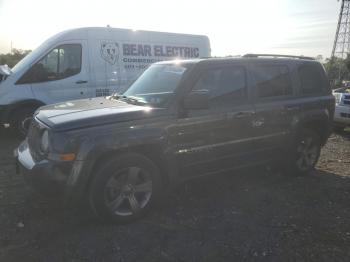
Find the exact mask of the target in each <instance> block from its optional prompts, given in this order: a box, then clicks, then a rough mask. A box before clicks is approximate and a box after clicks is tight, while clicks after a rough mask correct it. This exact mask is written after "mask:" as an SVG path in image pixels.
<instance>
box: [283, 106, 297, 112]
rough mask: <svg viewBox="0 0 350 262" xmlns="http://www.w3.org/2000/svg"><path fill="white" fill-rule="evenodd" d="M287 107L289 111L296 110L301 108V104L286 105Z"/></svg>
mask: <svg viewBox="0 0 350 262" xmlns="http://www.w3.org/2000/svg"><path fill="white" fill-rule="evenodd" d="M285 109H286V110H287V111H296V110H299V109H300V108H299V106H286V107H285Z"/></svg>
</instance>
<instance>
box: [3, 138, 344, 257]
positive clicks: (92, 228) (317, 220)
mask: <svg viewBox="0 0 350 262" xmlns="http://www.w3.org/2000/svg"><path fill="white" fill-rule="evenodd" d="M18 143H19V141H18V140H16V139H14V138H11V136H10V135H9V134H6V132H2V133H0V261H6V262H7V261H50V262H51V261H318V262H319V261H327V262H329V261H350V132H344V133H342V134H337V135H332V136H331V137H330V139H329V141H328V143H327V145H326V146H325V147H324V148H323V150H322V154H321V158H320V161H319V164H318V167H317V170H316V171H314V172H313V173H312V174H310V175H309V176H306V177H293V176H288V175H286V174H283V173H274V172H270V171H268V170H264V169H263V168H259V169H251V170H245V171H236V172H235V173H232V174H225V175H220V176H216V177H210V178H205V179H200V180H195V181H192V182H189V183H186V184H185V185H183V186H181V187H179V188H178V189H176V190H175V191H174V192H173V193H171V195H170V196H168V197H167V199H165V200H164V204H163V206H162V207H160V208H158V209H157V210H155V211H154V212H153V213H151V214H150V215H149V216H148V217H146V218H145V219H143V220H141V221H138V222H136V223H133V224H130V225H123V226H118V225H103V224H100V223H98V222H97V221H95V220H93V219H92V218H91V216H89V215H88V214H85V213H84V212H73V211H72V210H70V211H67V210H64V209H63V208H62V207H61V205H60V203H59V202H57V201H52V200H51V201H48V200H46V199H45V198H42V197H40V196H38V195H37V194H36V193H35V192H33V191H32V190H31V189H30V188H29V187H27V186H26V185H25V183H24V182H23V181H22V178H21V177H20V176H18V175H15V169H14V165H13V159H12V150H13V149H14V148H15V147H16V146H17V145H18Z"/></svg>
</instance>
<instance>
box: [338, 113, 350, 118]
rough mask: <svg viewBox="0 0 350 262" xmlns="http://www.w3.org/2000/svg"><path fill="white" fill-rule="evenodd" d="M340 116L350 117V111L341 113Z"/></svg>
mask: <svg viewBox="0 0 350 262" xmlns="http://www.w3.org/2000/svg"><path fill="white" fill-rule="evenodd" d="M340 116H341V117H346V118H350V114H348V113H340Z"/></svg>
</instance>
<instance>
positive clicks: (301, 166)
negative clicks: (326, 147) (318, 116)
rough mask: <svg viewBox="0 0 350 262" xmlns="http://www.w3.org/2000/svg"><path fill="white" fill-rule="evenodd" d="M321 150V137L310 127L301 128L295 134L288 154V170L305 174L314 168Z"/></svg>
mask: <svg viewBox="0 0 350 262" xmlns="http://www.w3.org/2000/svg"><path fill="white" fill-rule="evenodd" d="M320 152H321V138H320V136H319V135H318V134H317V133H316V132H315V131H313V130H311V129H306V128H304V129H302V130H300V132H299V134H298V135H297V137H296V139H295V141H294V143H293V146H292V149H291V154H290V159H289V161H288V162H289V165H288V167H289V171H290V173H291V174H293V175H305V174H307V173H309V172H310V171H311V170H313V169H314V168H315V165H316V163H317V161H318V158H319V156H320Z"/></svg>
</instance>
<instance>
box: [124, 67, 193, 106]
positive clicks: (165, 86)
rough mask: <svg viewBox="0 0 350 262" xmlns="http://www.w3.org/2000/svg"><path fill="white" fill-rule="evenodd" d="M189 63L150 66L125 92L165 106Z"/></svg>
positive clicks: (133, 96) (136, 97)
mask: <svg viewBox="0 0 350 262" xmlns="http://www.w3.org/2000/svg"><path fill="white" fill-rule="evenodd" d="M187 69H188V65H183V64H179V65H177V64H171V65H170V64H156V65H152V66H150V67H149V68H148V69H147V70H146V71H145V72H144V73H143V74H142V75H141V76H140V77H139V78H138V79H137V80H136V81H135V82H134V83H132V84H131V86H130V87H129V88H128V89H127V90H126V91H125V92H124V93H123V96H125V97H132V98H134V99H138V100H141V101H142V102H144V103H146V104H150V105H151V106H155V107H165V106H166V105H167V104H168V102H169V101H170V99H171V97H172V96H173V95H174V91H175V89H176V88H177V86H178V85H179V83H180V81H181V79H182V76H183V74H184V73H185V71H186V70H187Z"/></svg>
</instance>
